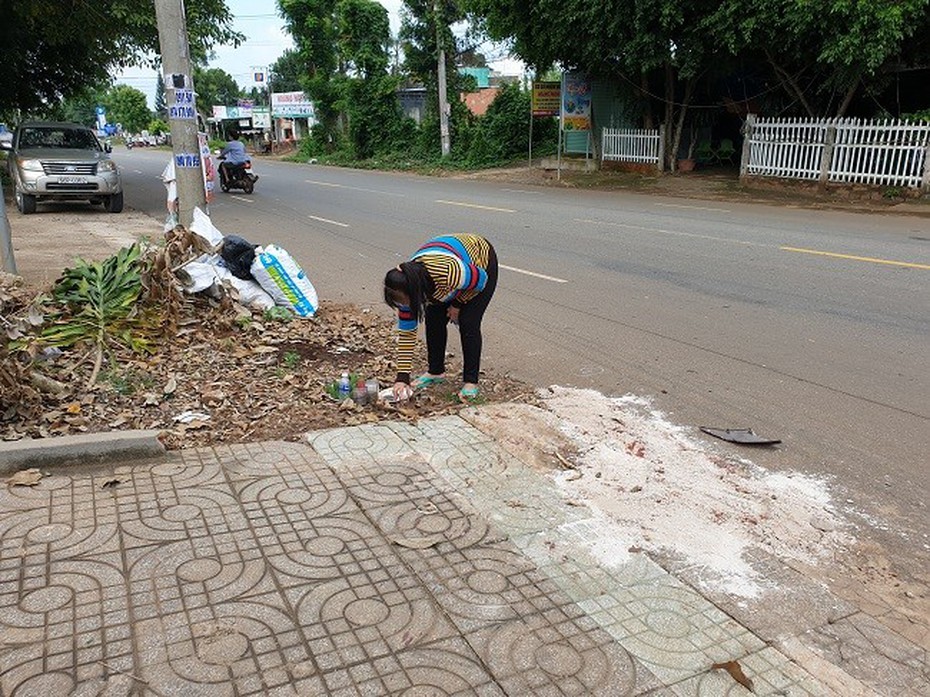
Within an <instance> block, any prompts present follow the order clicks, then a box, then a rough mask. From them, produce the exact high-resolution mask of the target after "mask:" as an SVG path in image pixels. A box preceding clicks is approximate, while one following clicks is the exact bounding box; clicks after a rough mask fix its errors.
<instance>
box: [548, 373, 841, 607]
mask: <svg viewBox="0 0 930 697" xmlns="http://www.w3.org/2000/svg"><path fill="white" fill-rule="evenodd" d="M540 397H541V398H542V400H543V404H544V406H545V407H546V408H547V409H548V410H549V411H550V412H551V413H552V414H554V415H555V416H556V417H557V418H558V420H559V423H560V428H561V430H562V432H563V433H564V434H565V435H566V436H568V438H569V439H570V440H571V441H572V442H573V443H574V445H575V447H576V449H577V451H578V453H579V455H578V459H577V462H576V463H575V464H576V465H577V466H578V473H580V476H578V475H577V474H576V473H570V474H566V475H559V476H557V477H556V482H557V483H558V486H559V487H560V488H561V489H562V491H563V493H564V495H565V496H566V497H567V498H568V499H570V500H574V501H576V502H581V501H583V502H584V503H587V504H588V505H590V506H591V507H592V508H593V509H594V510H595V511H596V512H597V513H598V514H599V515H602V516H604V517H605V518H606V520H608V521H609V522H610V524H611V526H612V527H614V529H615V530H617V531H618V534H622V535H623V537H624V542H623V544H620V545H619V546H618V547H624V548H625V549H629V548H632V547H641V548H643V549H645V550H652V551H659V550H662V551H663V552H665V553H671V554H672V555H674V556H675V557H677V558H681V559H682V560H684V561H685V563H688V564H692V565H696V566H701V567H704V568H705V569H706V570H708V571H710V572H711V574H709V576H711V577H713V578H714V579H716V580H717V582H718V583H719V585H720V588H721V589H722V590H725V591H726V592H729V593H733V594H735V595H739V596H742V597H754V596H756V595H758V594H759V593H760V591H761V584H762V583H763V580H762V579H760V578H757V577H756V575H755V574H754V572H753V569H752V567H751V566H750V564H749V563H748V561H747V560H746V559H745V556H744V554H745V552H746V551H748V550H749V549H751V548H761V549H763V550H765V551H766V552H768V553H770V554H772V555H774V556H776V557H778V558H781V559H794V560H798V561H801V562H804V563H807V564H816V563H817V562H818V560H819V559H821V558H824V557H826V556H832V554H833V553H834V552H835V551H836V550H837V549H838V548H840V547H843V546H845V545H847V544H848V543H849V542H850V541H851V538H850V537H849V535H848V534H847V533H846V532H844V531H843V528H844V523H843V521H842V520H841V519H840V518H839V517H838V515H837V513H836V512H835V510H834V509H833V507H832V505H831V499H830V494H829V491H828V489H827V485H826V482H825V481H824V480H821V479H817V478H815V477H811V476H809V475H804V474H801V473H788V474H785V473H770V472H768V471H767V470H765V469H764V468H761V467H759V466H757V465H754V464H752V463H751V462H747V461H746V460H744V459H738V458H736V457H730V456H724V455H721V454H720V452H719V451H717V450H716V449H715V448H714V447H713V446H712V445H710V444H708V443H705V442H703V441H700V440H697V439H695V438H692V437H691V436H690V435H689V433H688V432H687V431H686V430H685V429H683V428H682V427H680V426H677V425H675V424H673V423H670V422H669V421H668V420H667V419H666V418H665V415H664V414H662V413H661V412H659V411H657V410H655V409H653V408H652V405H651V403H650V402H649V401H648V400H646V399H643V398H641V397H634V396H626V397H620V398H610V397H605V396H604V395H602V394H600V393H599V392H595V391H593V390H578V389H573V388H564V387H557V386H554V387H550V388H549V389H547V390H543V391H542V392H541V393H540ZM592 552H594V553H596V556H597V557H598V558H600V559H601V560H602V561H610V560H609V559H606V558H605V557H606V556H607V555H606V554H605V552H606V550H603V549H598V550H592ZM619 556H622V552H621V553H620V554H619ZM614 557H617V558H615V559H614V560H613V561H615V562H618V561H621V559H620V558H619V557H618V553H617V552H616V551H615V552H614ZM704 576H705V583H709V581H708V580H707V576H708V575H706V574H705V575H704Z"/></svg>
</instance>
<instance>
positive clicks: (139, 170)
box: [132, 169, 161, 179]
mask: <svg viewBox="0 0 930 697" xmlns="http://www.w3.org/2000/svg"><path fill="white" fill-rule="evenodd" d="M132 171H133V172H135V173H136V174H142V170H141V169H134V170H132ZM159 179H161V177H159Z"/></svg>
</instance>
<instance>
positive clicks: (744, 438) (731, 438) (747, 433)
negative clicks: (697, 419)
mask: <svg viewBox="0 0 930 697" xmlns="http://www.w3.org/2000/svg"><path fill="white" fill-rule="evenodd" d="M700 429H701V430H702V431H703V432H704V433H706V434H707V435H709V436H713V437H714V438H720V439H721V440H725V441H727V442H729V443H739V444H740V445H778V444H779V443H781V441H780V440H777V439H774V438H763V437H762V436H757V435H756V434H755V432H754V431H753V430H752V429H751V428H710V427H709V426H701V427H700Z"/></svg>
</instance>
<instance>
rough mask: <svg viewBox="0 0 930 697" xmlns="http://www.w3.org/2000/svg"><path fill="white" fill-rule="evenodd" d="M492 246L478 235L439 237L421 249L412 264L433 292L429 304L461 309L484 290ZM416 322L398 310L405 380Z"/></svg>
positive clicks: (398, 355) (402, 308)
mask: <svg viewBox="0 0 930 697" xmlns="http://www.w3.org/2000/svg"><path fill="white" fill-rule="evenodd" d="M490 253H491V244H490V243H489V242H488V241H487V240H486V239H484V238H483V237H480V236H478V235H464V234H463V235H442V236H440V237H434V238H433V239H431V240H430V241H429V242H427V243H426V244H424V245H423V246H422V247H420V248H419V249H418V250H417V251H416V252H414V254H413V256H412V257H411V258H410V259H411V261H418V262H420V263H421V264H423V266H425V267H426V270H427V273H429V276H430V278H431V279H432V280H433V284H434V291H433V295H432V297H431V298H429V300H430V301H431V302H437V303H449V304H452V305H455V306H459V307H460V306H462V305H464V304H465V303H467V302H468V301H469V300H471V299H472V298H474V297H475V296H476V295H478V293H480V292H481V291H482V290H484V287H485V285H487V282H488V271H487V269H488V258H489V256H490ZM416 341H417V318H416V317H414V316H413V314H412V313H411V312H410V308H409V307H406V306H403V305H402V306H400V307H398V308H397V353H396V361H397V372H398V374H400V375H403V376H408V375H409V374H410V371H411V369H412V368H413V352H414V349H415V348H416Z"/></svg>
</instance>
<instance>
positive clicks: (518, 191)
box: [501, 189, 542, 196]
mask: <svg viewBox="0 0 930 697" xmlns="http://www.w3.org/2000/svg"><path fill="white" fill-rule="evenodd" d="M501 191H512V192H513V193H515V194H532V195H533V196H542V191H527V190H526V189H501Z"/></svg>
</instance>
